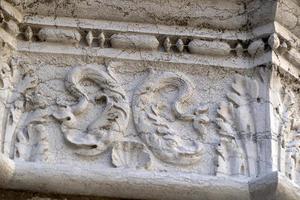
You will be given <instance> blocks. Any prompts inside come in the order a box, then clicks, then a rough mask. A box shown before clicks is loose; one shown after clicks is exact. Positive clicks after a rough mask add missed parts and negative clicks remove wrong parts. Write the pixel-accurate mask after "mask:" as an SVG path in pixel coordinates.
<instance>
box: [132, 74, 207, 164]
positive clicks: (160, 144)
mask: <svg viewBox="0 0 300 200" xmlns="http://www.w3.org/2000/svg"><path fill="white" fill-rule="evenodd" d="M167 87H171V88H173V89H174V88H175V90H176V91H178V93H177V94H176V97H175V98H174V99H171V100H170V103H168V98H167V97H163V100H156V98H158V96H163V94H162V93H163V89H165V88H167ZM194 90H195V86H194V85H193V83H192V82H191V81H190V80H189V79H188V78H187V77H185V76H184V75H183V74H180V73H174V72H156V71H153V70H150V73H149V76H148V77H147V78H146V80H145V81H144V83H143V84H142V85H141V86H140V87H138V88H137V89H136V90H135V92H134V95H133V102H132V110H133V118H134V124H135V127H136V129H137V131H138V133H139V135H140V137H141V139H142V141H143V142H145V144H146V145H147V146H148V147H149V148H150V150H151V151H152V152H153V154H154V155H155V156H156V157H157V158H159V159H160V160H162V161H164V162H167V163H170V164H175V165H191V164H194V163H197V162H198V161H199V160H200V159H201V154H202V153H203V149H202V146H201V143H200V141H199V140H195V139H192V138H188V133H187V132H185V131H184V129H181V128H180V129H179V128H178V127H176V122H177V121H183V122H186V123H188V122H190V123H191V124H192V125H193V128H194V130H195V131H196V132H197V133H198V134H199V137H200V138H202V137H203V136H204V135H205V134H206V125H207V123H208V122H209V119H208V116H207V114H208V107H207V106H199V107H197V108H195V109H194V110H192V111H187V112H184V111H183V107H184V105H189V103H191V97H192V94H193V92H194Z"/></svg>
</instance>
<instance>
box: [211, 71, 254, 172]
mask: <svg viewBox="0 0 300 200" xmlns="http://www.w3.org/2000/svg"><path fill="white" fill-rule="evenodd" d="M258 97H259V85H258V83H257V81H256V80H252V79H251V78H249V77H244V76H241V75H236V76H235V80H234V83H233V84H232V92H230V93H228V94H227V98H228V100H229V103H225V102H223V103H221V105H220V107H219V109H218V111H217V112H218V117H217V119H216V124H217V125H218V127H219V134H220V137H221V142H220V145H219V147H218V153H219V154H220V156H219V169H218V171H219V172H220V173H225V174H229V175H246V176H256V174H257V166H256V159H257V149H256V126H255V124H256V123H255V114H256V110H257V107H256V106H257V99H258Z"/></svg>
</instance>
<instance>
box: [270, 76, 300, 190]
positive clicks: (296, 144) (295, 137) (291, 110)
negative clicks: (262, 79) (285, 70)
mask: <svg viewBox="0 0 300 200" xmlns="http://www.w3.org/2000/svg"><path fill="white" fill-rule="evenodd" d="M282 77H284V76H283V75H282V74H280V73H279V72H277V71H275V72H274V73H273V74H272V80H273V90H274V92H273V93H272V94H273V96H272V97H273V99H272V100H273V105H274V112H273V115H274V118H275V119H276V121H275V120H274V126H275V128H276V129H275V133H276V134H277V147H278V151H277V152H278V153H277V154H278V170H279V171H281V172H283V173H285V175H286V176H287V177H289V178H290V179H291V180H292V181H294V182H295V183H298V184H299V183H300V174H299V172H300V165H299V164H300V163H299V158H300V157H299V152H300V151H299V150H300V137H299V136H300V135H299V132H300V123H299V113H298V110H297V107H298V104H299V102H298V98H297V96H296V93H295V90H294V89H293V87H294V86H295V85H297V83H295V82H293V83H292V84H287V85H286V84H285V83H284V82H283V81H282ZM296 88H297V87H296ZM296 91H297V90H296Z"/></svg>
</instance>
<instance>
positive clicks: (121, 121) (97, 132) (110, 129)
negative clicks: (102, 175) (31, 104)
mask: <svg viewBox="0 0 300 200" xmlns="http://www.w3.org/2000/svg"><path fill="white" fill-rule="evenodd" d="M100 67H101V66H100ZM102 67H103V66H102ZM85 79H87V80H90V81H92V82H94V83H95V84H96V85H97V86H98V87H99V88H100V91H99V93H97V94H95V95H94V96H93V97H92V98H91V97H89V96H88V95H87V93H86V92H85V91H84V89H83V87H82V86H81V85H80V82H81V81H83V80H85ZM65 86H66V89H67V90H68V91H69V92H70V93H71V94H72V95H74V96H75V97H76V98H78V102H77V103H75V104H74V105H71V106H62V107H60V108H59V109H58V111H57V112H55V113H54V114H53V116H54V117H55V118H56V119H58V120H59V121H61V130H62V132H63V134H64V136H65V139H66V140H67V141H68V142H70V143H71V144H73V145H75V146H76V147H77V148H78V150H76V153H77V154H81V155H98V154H101V153H102V152H104V151H105V150H106V149H107V148H108V147H109V146H111V145H112V144H113V142H114V141H118V140H120V139H122V136H123V132H124V131H125V129H126V127H127V125H128V120H129V103H128V100H127V98H126V95H125V92H124V90H123V89H122V87H121V86H120V85H119V83H118V82H117V80H116V79H115V78H114V76H113V75H112V73H111V72H109V71H105V70H103V69H99V66H97V67H92V66H85V67H75V68H73V69H72V70H70V72H69V73H68V74H67V76H66V79H65ZM90 103H91V104H92V105H93V106H95V105H96V104H98V103H102V104H104V108H103V110H102V112H101V114H100V115H99V116H96V117H95V119H94V120H93V121H92V122H91V123H90V124H88V125H87V127H86V128H83V127H80V126H79V124H78V121H79V119H80V116H81V115H84V114H85V113H86V112H89V111H88V110H89V109H88V106H89V104H90Z"/></svg>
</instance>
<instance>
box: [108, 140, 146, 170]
mask: <svg viewBox="0 0 300 200" xmlns="http://www.w3.org/2000/svg"><path fill="white" fill-rule="evenodd" d="M150 161H151V158H150V155H149V154H148V153H147V152H146V148H145V145H144V144H142V143H138V142H132V141H122V142H117V143H116V144H115V145H114V147H113V149H112V163H113V165H114V166H116V167H121V168H137V169H139V168H145V169H148V168H149V167H150Z"/></svg>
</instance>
